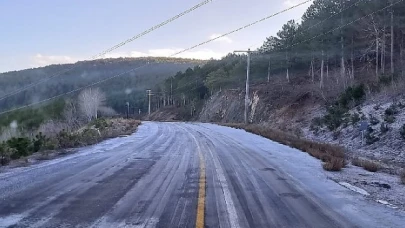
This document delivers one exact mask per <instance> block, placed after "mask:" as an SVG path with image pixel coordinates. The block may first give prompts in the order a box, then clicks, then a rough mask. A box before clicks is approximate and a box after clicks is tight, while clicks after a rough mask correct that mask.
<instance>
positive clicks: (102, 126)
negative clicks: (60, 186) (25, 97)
mask: <svg viewBox="0 0 405 228" xmlns="http://www.w3.org/2000/svg"><path fill="white" fill-rule="evenodd" d="M105 100H106V98H105V95H104V93H103V92H102V91H101V90H99V89H87V90H84V91H82V92H81V93H80V94H79V95H78V97H77V99H76V100H58V101H56V102H53V103H50V104H47V105H45V106H43V107H38V108H35V109H34V108H33V109H23V110H20V111H15V112H12V113H9V114H7V115H6V116H5V117H3V118H1V120H0V165H7V164H9V163H10V162H11V161H12V160H17V159H19V160H21V159H22V160H27V158H28V157H29V156H31V155H33V154H36V153H38V152H39V153H40V156H39V157H38V156H37V158H38V159H49V158H51V157H52V156H51V155H52V154H54V153H55V152H56V151H58V150H62V149H68V148H76V147H83V146H87V145H92V144H95V143H98V142H100V141H102V140H105V139H108V138H113V137H118V136H120V135H127V134H131V133H133V132H134V131H136V129H137V127H138V126H139V124H140V121H138V120H133V119H123V118H119V117H117V116H116V114H115V112H114V110H112V109H111V108H108V107H106V106H105Z"/></svg>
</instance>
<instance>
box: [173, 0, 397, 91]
mask: <svg viewBox="0 0 405 228" xmlns="http://www.w3.org/2000/svg"><path fill="white" fill-rule="evenodd" d="M360 1H362V0H360ZM360 1H358V2H357V3H359V2H360ZM403 1H404V0H399V1H397V2H395V3H392V4H390V5H388V6H386V7H383V8H381V9H379V10H376V11H374V12H372V13H370V14H367V15H365V16H362V17H360V18H357V19H356V20H353V21H350V22H349V23H347V24H345V25H341V26H339V27H337V28H334V29H331V30H329V31H327V32H325V33H320V34H318V35H316V36H313V37H311V38H309V39H307V40H304V41H301V42H297V43H295V44H292V45H290V46H288V47H286V48H283V49H281V50H284V49H287V48H290V47H294V46H297V45H299V44H302V43H305V42H308V41H311V40H314V39H316V38H318V37H320V36H323V35H326V34H328V33H331V32H334V31H336V30H339V29H342V28H344V27H346V26H349V25H351V24H353V23H355V22H357V21H360V20H362V19H364V18H366V17H369V16H371V15H373V14H376V13H378V12H380V11H383V10H385V9H387V8H390V7H392V6H394V5H396V4H399V3H400V2H403ZM357 3H356V4H357ZM351 6H353V5H351ZM351 6H350V7H351ZM281 50H277V51H281ZM264 55H270V54H264ZM358 56H363V54H360V55H357V56H356V57H358ZM193 83H195V82H194V81H193V82H190V83H187V84H185V85H183V86H181V87H178V88H176V89H174V90H173V91H176V90H179V89H180V88H183V87H186V86H188V85H191V84H193ZM194 89H196V88H194ZM194 89H193V90H194ZM187 91H188V90H187Z"/></svg>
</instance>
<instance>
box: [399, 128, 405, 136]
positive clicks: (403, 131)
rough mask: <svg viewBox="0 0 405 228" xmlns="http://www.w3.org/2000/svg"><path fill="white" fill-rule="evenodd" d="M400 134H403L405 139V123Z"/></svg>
mask: <svg viewBox="0 0 405 228" xmlns="http://www.w3.org/2000/svg"><path fill="white" fill-rule="evenodd" d="M399 134H401V137H402V138H403V139H405V124H404V125H402V127H401V129H399Z"/></svg>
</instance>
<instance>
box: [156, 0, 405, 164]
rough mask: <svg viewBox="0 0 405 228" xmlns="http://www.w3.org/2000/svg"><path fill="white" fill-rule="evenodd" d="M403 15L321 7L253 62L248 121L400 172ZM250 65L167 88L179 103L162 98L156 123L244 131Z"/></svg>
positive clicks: (237, 60) (182, 77)
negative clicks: (241, 125)
mask: <svg viewBox="0 0 405 228" xmlns="http://www.w3.org/2000/svg"><path fill="white" fill-rule="evenodd" d="M404 15H405V3H404V2H401V1H397V2H392V1H388V0H384V1H380V0H378V1H377V0H363V1H354V0H347V1H340V0H315V1H314V2H313V3H312V5H311V6H310V7H309V8H308V9H307V11H306V12H305V13H304V15H303V16H302V20H301V21H300V22H298V23H297V22H296V21H294V20H291V21H288V22H287V23H286V24H284V25H283V26H282V28H280V30H279V32H278V33H277V34H276V35H275V36H269V37H268V38H266V40H265V41H264V42H263V45H262V46H261V47H260V48H259V49H258V50H257V52H256V53H253V54H252V55H251V62H250V82H251V90H250V94H249V95H250V101H249V114H248V116H249V118H248V119H249V122H250V123H261V124H262V125H266V126H269V127H271V128H275V129H280V130H282V131H285V132H289V133H292V134H294V135H296V136H298V137H306V138H310V139H314V140H316V141H321V142H328V143H332V144H340V145H342V146H344V147H345V148H347V149H348V150H349V151H352V152H353V153H352V154H351V156H361V157H366V158H369V159H372V160H383V161H384V163H387V164H388V165H395V166H397V167H401V166H402V165H403V163H404V162H405V151H404V149H403V148H405V125H404V124H405V122H404V118H403V115H404V114H405V109H404V106H405V105H404V102H405V101H404V100H403V98H404V91H403V88H404V85H405V67H404V61H405V59H404V46H405V43H404V40H405V39H404V38H405V27H404V26H403V25H404V23H403V22H404V21H405V17H404ZM246 61H247V57H246V55H234V54H229V55H228V56H226V57H224V58H223V59H221V60H218V61H216V60H213V61H209V62H208V63H207V64H205V65H204V66H202V67H198V68H194V69H188V70H187V71H185V72H182V73H178V74H176V75H175V77H174V78H173V80H165V82H164V83H163V84H162V85H161V87H162V90H164V91H169V90H168V89H169V88H170V86H171V85H173V88H174V89H173V91H174V93H173V97H171V99H170V102H163V101H162V99H164V98H163V97H160V98H159V99H156V100H155V103H154V105H153V107H154V109H155V110H156V113H155V114H154V115H152V116H151V118H154V119H164V118H165V117H170V118H172V119H183V120H198V121H203V122H222V123H229V122H235V123H240V122H243V121H244V114H243V110H244V96H245V88H244V83H245V78H246V65H247V64H246V63H247V62H246ZM168 104H169V106H170V107H169V108H167V107H165V106H167V105H168ZM175 110H177V113H176V111H175ZM360 122H365V123H367V125H368V128H367V129H365V132H364V141H363V144H360V143H361V142H360V143H359V140H360V141H361V132H360V131H359V127H358V125H359V124H360Z"/></svg>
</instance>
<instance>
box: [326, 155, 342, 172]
mask: <svg viewBox="0 0 405 228" xmlns="http://www.w3.org/2000/svg"><path fill="white" fill-rule="evenodd" d="M344 166H345V160H344V159H343V158H337V157H333V158H331V159H330V161H327V162H325V163H323V169H324V170H327V171H334V172H336V171H340V170H342V168H343V167H344Z"/></svg>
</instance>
